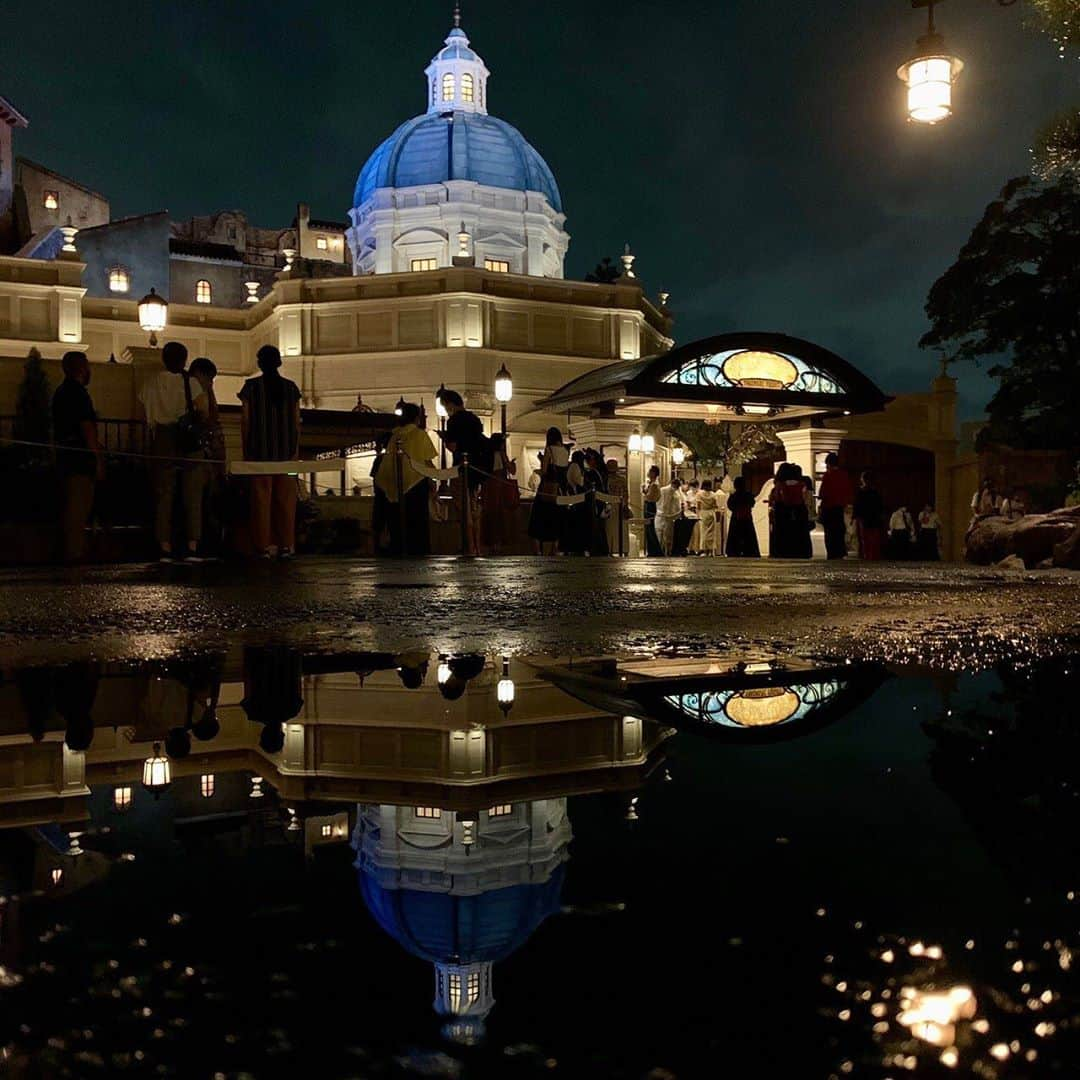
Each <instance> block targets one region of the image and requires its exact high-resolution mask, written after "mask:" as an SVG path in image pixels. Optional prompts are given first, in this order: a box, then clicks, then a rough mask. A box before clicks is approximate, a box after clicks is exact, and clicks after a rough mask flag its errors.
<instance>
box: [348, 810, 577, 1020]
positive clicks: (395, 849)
mask: <svg viewBox="0 0 1080 1080" xmlns="http://www.w3.org/2000/svg"><path fill="white" fill-rule="evenodd" d="M570 838H571V833H570V819H569V818H568V816H567V813H566V800H565V799H545V800H540V801H537V802H531V803H523V804H518V805H511V804H501V805H496V806H491V807H489V808H488V809H487V810H484V811H481V812H480V813H470V814H464V815H463V814H460V813H459V814H454V813H453V812H451V811H444V810H441V809H438V808H436V807H400V806H386V805H383V806H375V805H371V806H361V807H358V809H357V827H356V834H355V838H354V846H355V848H356V851H357V862H356V865H357V867H358V869H359V870H360V888H361V891H362V893H363V896H364V902H365V903H366V904H367V906H368V909H369V910H370V911H371V914H372V915H373V916H374V917H375V919H376V921H377V922H378V923H379V925H380V926H381V927H382V928H383V929H384V930H385V931H386V932H387V933H388V934H390V935H391V936H392V937H393V938H394V939H395V940H396V941H398V942H399V943H400V944H401V945H402V947H403V948H405V949H406V950H407V951H408V952H410V953H411V954H412V955H413V956H416V957H418V958H419V959H421V960H426V961H428V962H429V963H431V964H433V965H434V968H435V1003H434V1004H435V1010H436V1012H438V1013H439V1015H441V1016H444V1017H447V1018H448V1021H449V1023H448V1034H449V1035H450V1036H451V1037H452V1038H454V1039H456V1040H459V1041H471V1040H472V1039H474V1038H477V1037H479V1036H480V1035H481V1034H482V1032H483V1022H484V1020H485V1019H486V1018H487V1015H488V1013H489V1012H490V1011H491V1009H492V1006H493V1005H494V1003H495V999H494V994H493V988H492V965H493V964H495V963H497V962H498V961H500V960H503V959H505V958H506V957H507V956H508V955H509V954H510V953H512V952H513V951H514V950H515V949H517V948H519V947H520V946H521V945H523V944H524V943H525V941H526V940H527V939H528V938H529V936H530V935H531V934H532V933H533V932H534V931H535V930H536V928H537V927H538V926H539V925H540V923H541V922H543V921H544V919H545V918H547V916H549V915H551V914H554V913H555V912H556V911H557V910H558V908H559V892H560V890H561V887H562V877H563V864H564V863H565V861H566V859H567V848H568V846H569V843H570Z"/></svg>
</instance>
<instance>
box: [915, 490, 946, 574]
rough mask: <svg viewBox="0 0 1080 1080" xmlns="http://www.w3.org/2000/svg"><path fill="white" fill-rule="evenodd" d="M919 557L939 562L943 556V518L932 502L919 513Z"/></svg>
mask: <svg viewBox="0 0 1080 1080" xmlns="http://www.w3.org/2000/svg"><path fill="white" fill-rule="evenodd" d="M918 549H919V558H920V559H924V560H926V561H927V562H937V561H938V560H939V559H940V558H941V518H940V517H938V515H937V511H936V510H935V509H934V507H933V504H932V503H927V504H926V505H925V506H924V507H923V508H922V510H921V511H920V513H919V539H918Z"/></svg>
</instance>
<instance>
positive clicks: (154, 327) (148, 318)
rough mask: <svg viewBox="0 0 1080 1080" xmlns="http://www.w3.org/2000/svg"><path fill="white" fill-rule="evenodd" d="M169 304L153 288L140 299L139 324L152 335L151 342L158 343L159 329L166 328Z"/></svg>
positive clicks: (152, 343)
mask: <svg viewBox="0 0 1080 1080" xmlns="http://www.w3.org/2000/svg"><path fill="white" fill-rule="evenodd" d="M168 311H169V305H168V304H167V303H166V302H165V301H164V300H162V299H161V297H160V296H158V294H157V293H156V292H154V290H153V289H151V290H150V292H148V293H147V294H146V296H144V297H143V298H142V299H141V300H140V301H139V326H140V327H141V328H142V329H143V330H145V331H146V332H147V333H148V334H149V335H150V344H151V345H156V344H157V335H158V331H160V330H164V329H165V322H166V319H167V317H168Z"/></svg>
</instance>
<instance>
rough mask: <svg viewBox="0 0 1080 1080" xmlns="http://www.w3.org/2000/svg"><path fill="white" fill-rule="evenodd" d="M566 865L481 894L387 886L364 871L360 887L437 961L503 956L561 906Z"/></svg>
mask: <svg viewBox="0 0 1080 1080" xmlns="http://www.w3.org/2000/svg"><path fill="white" fill-rule="evenodd" d="M563 875H564V867H563V866H559V867H557V868H556V869H555V871H554V873H553V874H552V875H551V877H549V878H548V879H547V881H543V882H540V883H538V884H535V885H511V886H509V887H508V888H505V889H496V890H494V891H493V892H487V893H480V894H478V895H476V896H452V895H450V894H448V893H433V892H419V891H416V890H412V889H387V888H384V887H383V886H382V885H380V884H379V883H378V881H376V880H375V878H374V877H373V876H372V875H371V874H368V873H365V872H363V871H361V873H360V891H361V893H362V895H363V897H364V903H365V904H367V907H368V910H369V911H370V912H371V914H372V915H373V916H374V917H375V921H376V922H377V923H378V924H379V925H380V926H381V927H382V928H383V929H384V930H385V931H386V932H387V933H388V934H389V935H390V936H391V937H392V938H394V939H395V940H396V941H397V942H399V943H400V944H401V945H402V947H403V948H404V949H406V951H408V952H410V953H412V955H413V956H416V957H419V958H420V959H421V960H427V961H428V962H429V963H433V964H446V963H450V964H469V963H476V962H489V963H490V962H494V961H498V960H503V959H505V958H506V957H507V956H509V955H510V954H511V953H512V952H514V951H515V950H516V949H518V948H520V947H521V946H522V945H523V944H524V943H525V942H526V941H527V940H528V938H529V937H530V936H531V935H532V934H533V933H534V932H535V930H536V928H537V927H538V926H539V925H540V924H541V923H542V922H543V921H544V920H545V919H546V918H547V917H548V916H549V915H551V914H553V913H554V912H556V911H558V909H559V894H560V893H561V891H562V883H563Z"/></svg>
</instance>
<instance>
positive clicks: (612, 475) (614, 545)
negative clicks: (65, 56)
mask: <svg viewBox="0 0 1080 1080" xmlns="http://www.w3.org/2000/svg"><path fill="white" fill-rule="evenodd" d="M606 468H607V490H608V494H609V495H611V496H612V497H613V498H616V499H618V500H619V501H618V503H608V507H607V508H608V511H609V513H608V516H607V518H606V519H605V529H606V530H607V545H608V553H609V554H611V555H619V554H625V553H626V551H627V547H626V532H625V529H624V526H623V523H624V522H625V520H626V517H627V515H628V513H629V510H630V505H629V502H628V501H627V496H628V495H629V494H630V491H629V488H628V486H627V483H626V477H625V476H624V475H623V474H622V473H621V472H620V471H619V463H618V462H617V461H616V460H615V459H614V458H608V461H607V465H606Z"/></svg>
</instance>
